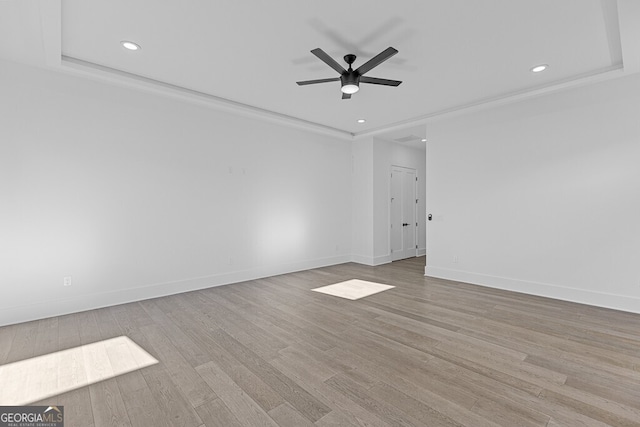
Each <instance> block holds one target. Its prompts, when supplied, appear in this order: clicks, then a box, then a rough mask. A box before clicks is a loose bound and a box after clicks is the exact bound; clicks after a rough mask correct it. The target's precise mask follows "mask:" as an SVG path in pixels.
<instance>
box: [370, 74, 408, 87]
mask: <svg viewBox="0 0 640 427" xmlns="http://www.w3.org/2000/svg"><path fill="white" fill-rule="evenodd" d="M360 83H369V84H372V85H384V86H400V83H402V82H401V81H400V80H387V79H379V78H377V77H367V76H362V77H360Z"/></svg>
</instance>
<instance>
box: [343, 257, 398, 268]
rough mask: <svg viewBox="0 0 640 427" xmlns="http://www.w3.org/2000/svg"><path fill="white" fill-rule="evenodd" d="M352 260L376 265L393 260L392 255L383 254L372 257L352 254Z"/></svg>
mask: <svg viewBox="0 0 640 427" xmlns="http://www.w3.org/2000/svg"><path fill="white" fill-rule="evenodd" d="M351 262H355V263H357V264H364V265H369V266H372V267H375V266H376V265H382V264H388V263H390V262H391V255H382V256H378V257H370V256H363V255H351Z"/></svg>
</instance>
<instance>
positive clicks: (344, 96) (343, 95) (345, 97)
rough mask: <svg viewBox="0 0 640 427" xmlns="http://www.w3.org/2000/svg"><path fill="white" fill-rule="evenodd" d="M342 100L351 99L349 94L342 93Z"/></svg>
mask: <svg viewBox="0 0 640 427" xmlns="http://www.w3.org/2000/svg"><path fill="white" fill-rule="evenodd" d="M342 99H351V94H350V93H343V94H342Z"/></svg>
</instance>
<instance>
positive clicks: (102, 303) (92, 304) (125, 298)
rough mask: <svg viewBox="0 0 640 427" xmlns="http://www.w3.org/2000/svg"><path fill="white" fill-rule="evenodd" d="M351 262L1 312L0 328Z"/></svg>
mask: <svg viewBox="0 0 640 427" xmlns="http://www.w3.org/2000/svg"><path fill="white" fill-rule="evenodd" d="M349 261H351V256H350V255H342V256H336V257H330V258H321V259H315V260H306V261H300V262H295V263H289V264H282V265H277V266H269V267H261V268H255V269H250V270H243V271H235V272H232V273H225V274H219V275H212V276H207V277H198V278H193V279H186V280H180V281H175V282H167V283H156V284H152V285H147V286H140V287H135V288H128V289H120V290H117V291H108V292H100V293H93V294H89V295H79V296H76V297H72V298H66V299H59V300H48V301H42V302H37V303H34V304H25V305H19V306H13V307H8V308H2V309H1V310H0V326H4V325H11V324H14V323H21V322H28V321H31V320H38V319H44V318H47V317H53V316H61V315H65V314H70V313H77V312H80V311H86V310H92V309H95V308H102V307H110V306H113V305H118V304H126V303H130V302H135V301H142V300H146V299H151V298H158V297H163V296H167V295H173V294H179V293H183V292H189V291H195V290H198V289H206V288H212V287H215V286H221V285H228V284H231V283H238V282H245V281H247V280H255V279H260V278H263V277H269V276H276V275H279V274H286V273H293V272H295V271H301V270H310V269H313V268H320V267H326V266H329V265H336V264H343V263H345V262H349Z"/></svg>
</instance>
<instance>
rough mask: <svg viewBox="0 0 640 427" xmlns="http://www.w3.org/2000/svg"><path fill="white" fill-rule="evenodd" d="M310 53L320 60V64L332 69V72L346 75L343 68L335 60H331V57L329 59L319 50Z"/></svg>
mask: <svg viewBox="0 0 640 427" xmlns="http://www.w3.org/2000/svg"><path fill="white" fill-rule="evenodd" d="M311 53H313V54H314V55H315V56H317V57H318V58H320V60H321V61H322V62H324V63H325V64H327V65H328V66H329V67H331V68H333V69H334V70H336V71H337V72H338V73H340V74H343V73H346V72H347V70H345V69H344V67H343V66H342V65H340V64H338V63H337V62H336V60H335V59H333V58H332V57H330V56H329V55H327V54H326V52H325V51H324V50H322V49H320V48H316V49H313V50H312V51H311Z"/></svg>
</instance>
